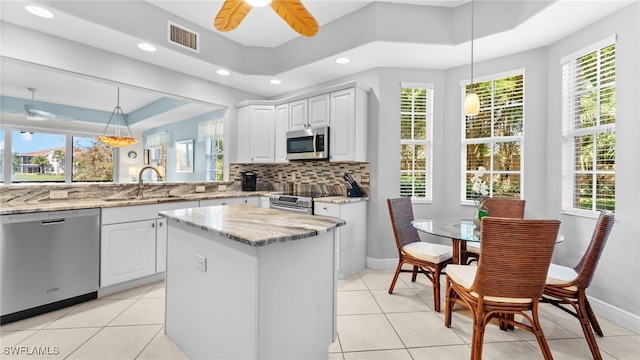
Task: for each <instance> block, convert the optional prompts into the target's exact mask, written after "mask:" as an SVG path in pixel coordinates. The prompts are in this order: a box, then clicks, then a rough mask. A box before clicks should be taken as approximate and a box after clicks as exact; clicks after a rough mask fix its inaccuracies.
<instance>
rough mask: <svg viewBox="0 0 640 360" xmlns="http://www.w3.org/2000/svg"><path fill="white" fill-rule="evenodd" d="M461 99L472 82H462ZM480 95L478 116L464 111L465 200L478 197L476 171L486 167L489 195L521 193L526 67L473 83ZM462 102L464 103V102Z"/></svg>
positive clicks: (463, 185) (463, 194)
mask: <svg viewBox="0 0 640 360" xmlns="http://www.w3.org/2000/svg"><path fill="white" fill-rule="evenodd" d="M462 85H463V86H462V89H461V90H462V99H464V96H465V94H466V93H467V92H468V91H470V88H471V85H470V84H462ZM474 89H475V92H476V93H477V94H478V97H479V98H480V112H479V114H478V115H477V116H465V115H464V110H463V109H462V110H461V113H462V114H463V119H462V121H463V131H464V133H463V135H462V157H463V167H464V168H463V176H462V201H463V202H467V201H471V200H474V199H477V198H478V196H479V195H478V194H477V193H475V192H474V191H472V189H471V187H472V181H471V178H472V177H473V174H474V172H476V171H477V170H478V168H479V167H480V166H482V167H484V168H485V169H486V173H485V174H486V175H485V176H486V178H485V179H484V180H485V182H486V183H487V185H488V187H489V189H488V190H489V194H488V195H487V196H490V197H494V196H495V197H497V196H500V197H512V198H521V197H522V164H523V159H522V144H523V141H524V70H516V71H513V72H508V73H503V74H498V75H495V76H491V77H488V78H485V79H481V80H480V81H479V82H477V83H475V84H474ZM462 103H463V102H461V106H462Z"/></svg>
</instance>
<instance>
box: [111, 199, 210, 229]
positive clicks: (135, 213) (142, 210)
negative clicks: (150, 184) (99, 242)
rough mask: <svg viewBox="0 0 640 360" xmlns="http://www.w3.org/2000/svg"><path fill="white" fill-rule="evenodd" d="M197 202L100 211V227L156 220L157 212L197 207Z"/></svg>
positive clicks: (124, 207)
mask: <svg viewBox="0 0 640 360" xmlns="http://www.w3.org/2000/svg"><path fill="white" fill-rule="evenodd" d="M198 205H199V204H198V201H177V202H169V203H162V204H147V205H133V206H121V207H113V208H103V209H102V225H108V224H117V223H124V222H132V221H140V220H150V219H156V218H158V217H159V216H158V212H159V211H165V210H175V209H184V208H194V207H198Z"/></svg>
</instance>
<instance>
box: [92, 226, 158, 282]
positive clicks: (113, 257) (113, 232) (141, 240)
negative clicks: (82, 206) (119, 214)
mask: <svg viewBox="0 0 640 360" xmlns="http://www.w3.org/2000/svg"><path fill="white" fill-rule="evenodd" d="M101 232H102V233H101V244H100V248H101V252H100V286H101V287H104V286H109V285H113V284H118V283H121V282H125V281H129V280H134V279H138V278H141V277H144V276H148V275H153V274H155V272H156V220H155V219H153V220H144V221H134V222H129V223H122V224H113V225H103V226H102V231H101Z"/></svg>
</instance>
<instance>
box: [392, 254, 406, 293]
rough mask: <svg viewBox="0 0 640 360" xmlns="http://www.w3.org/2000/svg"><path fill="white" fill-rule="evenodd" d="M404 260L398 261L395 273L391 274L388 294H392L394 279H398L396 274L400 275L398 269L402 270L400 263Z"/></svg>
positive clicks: (394, 285)
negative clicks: (391, 279) (391, 278)
mask: <svg viewBox="0 0 640 360" xmlns="http://www.w3.org/2000/svg"><path fill="white" fill-rule="evenodd" d="M403 264H404V261H402V260H400V261H399V262H398V267H397V268H396V274H395V275H394V276H393V281H391V286H390V287H389V294H393V288H394V287H396V281H398V275H400V270H402V265H403Z"/></svg>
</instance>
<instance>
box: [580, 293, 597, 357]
mask: <svg viewBox="0 0 640 360" xmlns="http://www.w3.org/2000/svg"><path fill="white" fill-rule="evenodd" d="M577 315H578V320H580V326H582V332H583V333H584V337H585V339H586V340H587V344H588V345H589V350H591V355H592V356H593V358H594V360H602V355H601V354H600V349H599V348H598V343H597V342H596V337H595V335H593V331H592V330H591V321H590V317H589V315H588V311H587V305H586V297H582V296H579V299H578V314H577ZM598 327H600V326H598Z"/></svg>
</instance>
